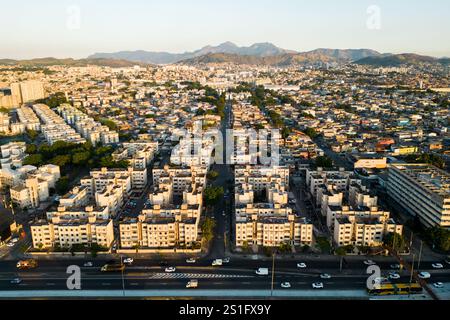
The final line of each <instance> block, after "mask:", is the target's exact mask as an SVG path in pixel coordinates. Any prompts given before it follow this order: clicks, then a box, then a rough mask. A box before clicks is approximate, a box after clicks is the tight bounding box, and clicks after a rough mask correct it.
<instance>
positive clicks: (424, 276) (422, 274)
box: [419, 272, 431, 279]
mask: <svg viewBox="0 0 450 320" xmlns="http://www.w3.org/2000/svg"><path fill="white" fill-rule="evenodd" d="M419 278H420V279H430V278H431V274H430V273H429V272H420V273H419Z"/></svg>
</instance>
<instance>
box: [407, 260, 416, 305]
mask: <svg viewBox="0 0 450 320" xmlns="http://www.w3.org/2000/svg"><path fill="white" fill-rule="evenodd" d="M415 258H416V254H415V253H413V260H412V267H411V277H410V278H409V290H408V298H409V297H410V296H411V286H412V280H413V275H414V260H415Z"/></svg>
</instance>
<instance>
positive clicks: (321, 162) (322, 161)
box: [316, 156, 333, 168]
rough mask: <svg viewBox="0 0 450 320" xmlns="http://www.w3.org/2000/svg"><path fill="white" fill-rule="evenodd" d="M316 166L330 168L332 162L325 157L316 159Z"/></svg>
mask: <svg viewBox="0 0 450 320" xmlns="http://www.w3.org/2000/svg"><path fill="white" fill-rule="evenodd" d="M316 166H317V167H319V168H332V167H333V160H331V159H330V158H328V157H326V156H321V157H317V159H316Z"/></svg>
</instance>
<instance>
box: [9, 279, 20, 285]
mask: <svg viewBox="0 0 450 320" xmlns="http://www.w3.org/2000/svg"><path fill="white" fill-rule="evenodd" d="M10 282H11V284H21V283H22V279H20V278H15V279H12V280H11V281H10Z"/></svg>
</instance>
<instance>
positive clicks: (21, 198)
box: [2, 164, 61, 209]
mask: <svg viewBox="0 0 450 320" xmlns="http://www.w3.org/2000/svg"><path fill="white" fill-rule="evenodd" d="M2 170H3V169H2ZM8 170H10V169H8ZM9 173H12V174H11V176H10V179H11V180H10V181H8V182H7V184H8V185H11V188H10V195H11V201H12V202H13V203H14V204H16V205H17V206H19V207H20V208H22V209H24V208H37V207H39V205H40V203H41V202H45V201H47V200H48V198H49V194H50V189H51V188H54V187H55V184H56V182H57V181H58V180H59V179H60V177H61V174H60V171H59V167H58V166H55V165H51V164H49V165H45V166H42V167H40V168H36V167H33V166H24V167H21V168H19V169H18V170H10V171H9Z"/></svg>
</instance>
